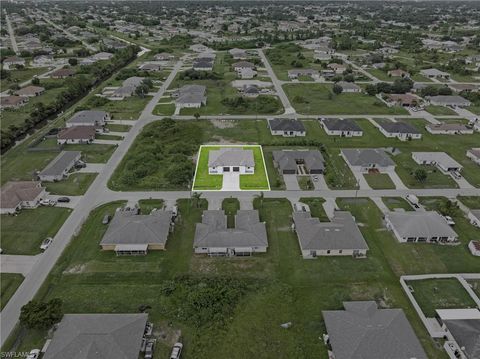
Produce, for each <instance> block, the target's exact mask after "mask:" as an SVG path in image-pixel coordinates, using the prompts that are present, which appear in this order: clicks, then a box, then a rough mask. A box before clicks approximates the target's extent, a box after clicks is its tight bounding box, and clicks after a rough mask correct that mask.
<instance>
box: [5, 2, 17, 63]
mask: <svg viewBox="0 0 480 359" xmlns="http://www.w3.org/2000/svg"><path fill="white" fill-rule="evenodd" d="M5 20H6V23H7V30H8V35H9V36H10V43H11V44H12V49H13V51H14V52H15V53H16V54H18V53H19V51H18V45H17V40H16V39H15V34H14V32H13V28H12V23H11V22H10V18H9V17H8V14H7V11H6V10H5Z"/></svg>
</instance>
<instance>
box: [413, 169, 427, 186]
mask: <svg viewBox="0 0 480 359" xmlns="http://www.w3.org/2000/svg"><path fill="white" fill-rule="evenodd" d="M414 176H415V179H416V180H417V181H418V182H420V183H424V182H425V181H426V180H427V176H428V174H427V171H425V170H424V169H423V168H417V169H416V170H415V172H414Z"/></svg>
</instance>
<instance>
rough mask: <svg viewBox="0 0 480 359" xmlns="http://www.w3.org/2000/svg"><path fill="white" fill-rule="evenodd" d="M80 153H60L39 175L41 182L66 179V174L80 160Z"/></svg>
mask: <svg viewBox="0 0 480 359" xmlns="http://www.w3.org/2000/svg"><path fill="white" fill-rule="evenodd" d="M81 156H82V153H81V152H80V151H62V152H60V153H59V154H58V156H57V157H55V158H54V159H53V160H52V161H51V162H50V163H49V164H48V165H47V167H45V168H44V169H43V170H42V171H41V172H40V173H39V174H38V178H39V179H40V181H43V182H56V181H61V180H62V179H64V178H66V177H67V174H68V172H69V171H70V170H71V169H72V168H73V166H75V164H76V163H77V162H78V161H79V160H80V158H81Z"/></svg>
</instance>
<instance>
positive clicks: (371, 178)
mask: <svg viewBox="0 0 480 359" xmlns="http://www.w3.org/2000/svg"><path fill="white" fill-rule="evenodd" d="M363 177H365V180H366V181H367V183H368V185H369V186H370V187H371V188H373V189H395V184H394V183H393V181H392V179H391V178H390V176H389V175H388V174H386V173H369V174H364V175H363Z"/></svg>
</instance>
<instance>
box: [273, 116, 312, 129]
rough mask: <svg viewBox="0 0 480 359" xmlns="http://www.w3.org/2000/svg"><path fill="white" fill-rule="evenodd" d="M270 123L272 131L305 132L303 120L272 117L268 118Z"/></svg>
mask: <svg viewBox="0 0 480 359" xmlns="http://www.w3.org/2000/svg"><path fill="white" fill-rule="evenodd" d="M268 125H269V126H270V129H271V130H272V131H298V132H305V126H304V125H303V122H302V121H299V120H296V119H292V118H271V119H269V120H268Z"/></svg>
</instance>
